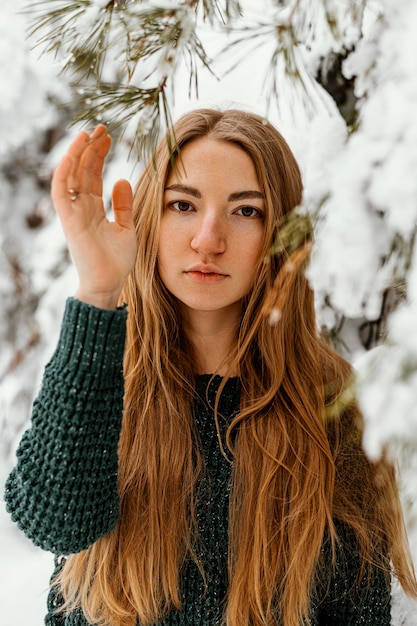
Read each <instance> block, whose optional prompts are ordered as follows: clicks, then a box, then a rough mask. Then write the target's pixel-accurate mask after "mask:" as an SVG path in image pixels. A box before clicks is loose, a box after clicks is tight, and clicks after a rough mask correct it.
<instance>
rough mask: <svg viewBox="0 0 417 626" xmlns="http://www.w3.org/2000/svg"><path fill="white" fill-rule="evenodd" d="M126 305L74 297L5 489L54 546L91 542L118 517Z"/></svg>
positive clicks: (27, 527)
mask: <svg viewBox="0 0 417 626" xmlns="http://www.w3.org/2000/svg"><path fill="white" fill-rule="evenodd" d="M126 316H127V312H126V310H125V309H118V310H116V311H105V310H101V309H97V308H95V307H92V306H89V305H86V304H84V303H81V302H80V301H78V300H75V299H72V298H71V299H69V300H68V301H67V304H66V308H65V313H64V318H63V323H62V328H61V334H60V337H59V341H58V345H57V348H56V351H55V353H54V355H53V357H52V359H51V361H50V362H49V363H48V365H47V366H46V368H45V373H44V377H43V382H42V386H41V390H40V392H39V395H38V397H37V399H36V400H35V402H34V405H33V413H32V422H31V426H30V428H29V429H28V430H27V431H26V432H25V433H24V435H23V437H22V440H21V442H20V444H19V447H18V450H17V464H16V467H15V468H14V469H13V471H12V472H11V474H10V476H9V478H8V480H7V482H6V490H5V499H6V506H7V508H8V510H9V512H10V514H11V517H12V519H13V520H14V521H16V522H17V524H18V526H19V527H20V528H21V529H22V530H23V531H24V532H25V534H26V535H27V536H28V537H29V538H30V539H31V540H32V541H33V543H35V544H36V545H38V546H40V547H41V548H43V549H45V550H50V551H51V552H55V553H61V554H69V553H73V552H79V551H81V550H84V549H86V548H87V547H88V546H89V545H91V544H92V543H94V542H95V541H97V539H99V538H100V537H102V536H104V535H106V534H107V533H108V532H110V531H111V530H112V529H113V528H114V526H115V524H116V522H117V519H118V515H119V498H118V494H117V469H118V458H117V447H118V440H119V433H120V426H121V418H122V410H123V390H124V388H123V369H122V368H123V353H124V342H125V334H126Z"/></svg>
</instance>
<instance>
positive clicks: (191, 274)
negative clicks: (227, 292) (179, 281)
mask: <svg viewBox="0 0 417 626" xmlns="http://www.w3.org/2000/svg"><path fill="white" fill-rule="evenodd" d="M186 275H187V277H188V278H189V279H190V280H192V281H193V282H196V283H201V284H205V285H216V284H218V283H221V282H223V280H225V278H227V274H220V273H218V272H205V271H201V270H190V271H188V272H186Z"/></svg>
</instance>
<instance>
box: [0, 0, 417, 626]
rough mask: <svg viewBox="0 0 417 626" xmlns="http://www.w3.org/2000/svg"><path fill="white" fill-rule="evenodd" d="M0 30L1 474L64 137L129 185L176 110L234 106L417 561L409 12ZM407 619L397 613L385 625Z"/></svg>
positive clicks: (62, 258) (146, 5)
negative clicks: (276, 175)
mask: <svg viewBox="0 0 417 626" xmlns="http://www.w3.org/2000/svg"><path fill="white" fill-rule="evenodd" d="M23 9H25V11H23V12H19V10H23ZM0 13H1V20H0V51H1V52H2V58H3V59H7V60H8V63H7V64H2V65H1V67H0V94H1V98H0V111H1V115H0V129H1V131H0V132H1V137H2V142H1V144H0V179H1V189H2V196H1V199H0V219H1V220H2V228H1V230H0V293H1V297H2V307H1V310H0V322H1V323H0V337H1V345H2V350H1V353H0V429H1V432H2V446H3V448H2V450H1V451H0V453H1V454H2V455H3V459H5V461H4V463H5V464H7V463H9V462H10V460H7V459H10V458H11V455H12V454H13V447H14V442H15V441H16V439H17V437H18V436H19V434H20V432H21V429H22V428H23V427H24V425H25V422H26V420H27V416H28V414H29V412H30V403H31V400H32V397H33V394H34V392H35V390H36V388H37V385H38V383H39V378H40V374H41V371H42V368H43V365H44V362H45V359H46V358H47V356H48V355H49V354H50V351H51V350H52V348H53V345H54V342H55V338H56V334H57V331H58V327H59V322H60V312H61V310H62V304H63V300H64V298H65V296H66V295H70V294H71V293H72V291H73V285H74V282H73V281H74V274H73V271H72V269H71V265H70V263H69V259H68V255H67V252H66V247H65V243H64V240H63V237H62V235H61V232H60V228H59V226H58V224H57V220H56V218H55V217H54V214H53V210H52V207H51V204H50V200H49V193H48V188H49V179H50V174H51V171H52V168H53V166H54V164H55V163H56V159H57V156H59V155H60V154H61V153H62V151H63V144H64V143H65V142H66V141H68V137H69V136H70V135H71V133H73V132H74V128H72V127H71V129H70V130H68V126H69V125H70V123H71V122H75V121H77V123H83V122H85V123H87V124H88V125H89V126H90V127H91V126H92V125H93V124H94V123H95V122H96V121H104V122H105V123H106V124H107V125H108V126H109V129H110V130H111V131H112V134H113V135H114V136H116V137H118V139H119V141H118V142H116V145H115V146H114V149H113V158H112V161H111V163H110V165H109V167H108V168H107V170H106V181H108V183H107V186H109V185H111V182H112V180H114V178H116V177H119V176H120V175H121V173H123V175H127V176H128V177H132V176H133V177H135V176H136V174H137V170H138V168H140V163H141V162H142V161H143V159H144V158H146V157H147V156H148V155H149V154H150V153H151V151H152V148H153V147H154V145H155V142H156V141H157V139H158V137H159V136H160V134H161V131H162V130H163V129H164V127H165V126H166V125H167V124H169V123H170V121H171V119H173V118H175V117H176V116H177V115H178V114H179V113H181V112H182V111H183V110H186V109H189V108H191V107H193V106H201V105H219V106H224V105H231V104H235V103H236V106H245V107H248V108H250V109H251V110H256V111H258V112H260V113H261V114H263V115H265V117H267V118H269V119H270V120H271V121H272V122H273V123H275V124H276V125H277V126H278V127H279V128H280V129H281V130H282V132H283V134H284V135H285V136H286V137H287V138H288V140H289V143H290V144H291V146H292V147H293V149H294V152H295V153H296V155H297V157H298V159H299V162H300V164H301V167H302V170H303V175H304V181H305V195H304V201H303V205H302V206H301V207H300V208H299V211H298V218H297V219H295V220H293V222H292V223H291V224H290V225H289V227H290V228H292V229H293V231H291V230H290V231H289V232H290V234H291V232H295V231H296V230H297V229H298V228H303V223H304V220H303V215H304V214H305V212H308V214H309V215H310V216H312V218H313V222H314V229H315V242H314V246H313V253H312V259H311V263H310V265H309V267H308V270H307V272H308V276H309V279H310V281H311V284H312V286H313V288H314V289H315V293H316V298H317V311H318V315H319V319H320V322H321V324H322V325H323V326H324V327H325V328H326V332H327V333H328V335H329V337H330V338H331V340H333V341H334V343H335V345H336V346H337V348H338V349H340V350H341V351H342V352H343V353H344V354H345V355H346V356H347V357H348V358H349V359H351V360H352V362H354V364H355V365H356V367H357V370H358V382H357V392H358V396H359V400H360V402H361V406H362V409H363V412H364V415H365V419H366V433H365V442H364V443H365V446H366V449H367V451H368V453H369V454H370V455H378V454H379V453H380V450H381V447H382V446H387V445H388V446H389V448H390V450H391V453H392V454H393V455H395V456H396V458H397V459H398V460H399V462H400V463H401V465H402V477H403V487H402V497H403V502H404V506H405V510H406V516H407V524H408V527H409V532H410V537H411V541H412V547H413V550H414V555H415V557H417V487H416V486H413V480H414V475H415V473H414V474H413V471H414V468H415V466H416V463H417V246H416V230H417V176H416V175H415V171H416V170H417V122H416V115H415V102H416V101H417V73H416V72H415V67H414V66H415V61H414V58H415V54H414V49H415V43H414V38H415V32H417V4H416V3H415V2H414V1H413V0H402V2H392V0H241V1H240V2H238V1H237V0H223V1H221V0H182V1H175V0H149V1H145V0H142V1H141V0H78V1H76V2H69V1H67V0H48V1H45V0H44V1H36V2H31V3H30V4H26V5H25V4H24V2H23V0H13V1H12V0H3V2H2V7H1V9H0ZM27 28H29V31H30V33H31V34H30V37H28V34H27ZM36 42H38V45H37V47H35V48H34V49H31V47H32V46H33V45H34V44H35V43H36ZM128 158H130V161H128ZM127 163H130V165H126V164H127ZM137 163H139V165H137ZM107 191H108V189H107ZM410 477H411V478H410ZM414 483H415V481H414ZM416 615H417V610H416V608H415V606H414V609H413V608H407V605H406V603H405V602H403V601H400V602H399V604H398V607H397V614H396V617H395V620H396V621H395V624H396V625H397V626H399V625H400V624H403V623H404V624H408V625H410V626H411V625H414V626H415V625H416V624H417V617H415V616H416ZM413 616H414V617H413ZM413 620H414V621H413Z"/></svg>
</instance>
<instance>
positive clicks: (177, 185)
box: [165, 183, 201, 198]
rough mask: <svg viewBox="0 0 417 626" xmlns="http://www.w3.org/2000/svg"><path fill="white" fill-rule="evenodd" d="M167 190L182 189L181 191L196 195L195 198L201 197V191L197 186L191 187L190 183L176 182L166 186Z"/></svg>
mask: <svg viewBox="0 0 417 626" xmlns="http://www.w3.org/2000/svg"><path fill="white" fill-rule="evenodd" d="M165 191H180V192H181V193H186V194H187V195H189V196H194V198H201V193H200V192H199V191H198V189H196V188H195V187H189V186H188V185H181V184H180V183H174V184H173V185H170V186H169V187H165Z"/></svg>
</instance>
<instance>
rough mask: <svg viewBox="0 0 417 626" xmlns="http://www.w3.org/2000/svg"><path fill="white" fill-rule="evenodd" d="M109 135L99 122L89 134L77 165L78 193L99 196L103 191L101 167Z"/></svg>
mask: <svg viewBox="0 0 417 626" xmlns="http://www.w3.org/2000/svg"><path fill="white" fill-rule="evenodd" d="M110 146H111V137H110V135H108V133H107V129H106V127H105V126H104V125H102V124H100V125H99V126H97V127H96V128H95V130H94V132H93V133H92V134H91V135H90V137H89V139H88V141H87V142H86V146H85V149H84V151H83V153H82V155H81V158H80V162H79V166H78V180H79V191H80V193H89V194H93V195H95V196H101V194H102V193H103V178H102V176H103V167H104V161H105V158H106V156H107V154H108V152H109V150H110Z"/></svg>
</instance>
